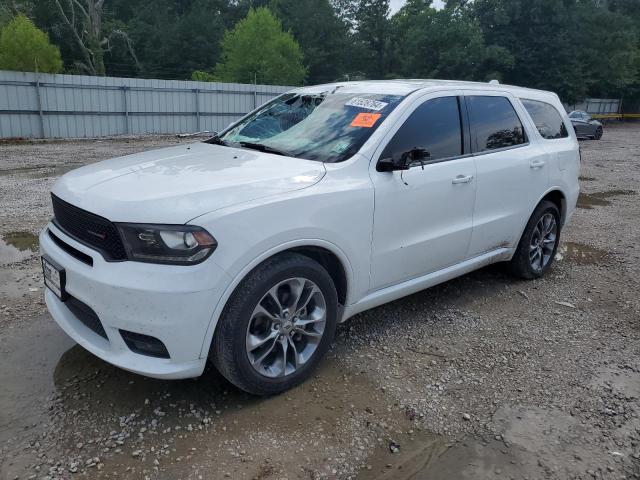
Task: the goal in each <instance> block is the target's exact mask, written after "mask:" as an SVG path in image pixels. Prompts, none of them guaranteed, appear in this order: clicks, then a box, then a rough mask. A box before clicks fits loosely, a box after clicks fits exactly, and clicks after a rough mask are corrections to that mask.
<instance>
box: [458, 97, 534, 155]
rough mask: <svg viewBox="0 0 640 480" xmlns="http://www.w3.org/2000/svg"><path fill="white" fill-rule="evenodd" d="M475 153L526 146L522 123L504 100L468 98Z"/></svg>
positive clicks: (505, 99) (500, 98)
mask: <svg viewBox="0 0 640 480" xmlns="http://www.w3.org/2000/svg"><path fill="white" fill-rule="evenodd" d="M467 106H468V107H469V120H470V122H471V129H472V131H473V132H475V136H476V151H478V152H485V151H489V150H496V149H499V148H508V147H514V146H517V145H522V144H523V143H526V141H527V139H526V135H525V133H524V127H523V126H522V122H520V119H519V118H518V115H517V114H516V111H515V110H514V109H513V106H512V105H511V102H510V101H509V99H508V98H506V97H490V96H479V95H478V96H470V97H467Z"/></svg>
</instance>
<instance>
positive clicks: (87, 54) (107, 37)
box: [53, 0, 138, 75]
mask: <svg viewBox="0 0 640 480" xmlns="http://www.w3.org/2000/svg"><path fill="white" fill-rule="evenodd" d="M53 2H54V3H55V6H56V7H57V9H58V13H59V14H60V17H61V18H62V20H63V22H64V24H65V25H66V27H67V28H68V29H69V31H70V32H71V34H72V38H73V41H74V43H75V47H76V50H77V51H78V52H79V54H80V57H81V60H79V61H77V62H76V64H77V65H78V66H79V67H80V68H81V69H82V70H84V71H85V72H86V73H89V74H91V75H104V74H105V67H104V56H105V53H107V52H109V51H111V48H112V43H113V41H114V40H116V39H119V40H121V41H122V42H123V43H124V46H125V47H126V48H127V50H128V51H129V53H130V55H131V57H132V58H133V59H134V61H135V62H136V64H137V63H138V60H137V57H136V55H135V52H134V50H133V44H132V42H131V40H130V38H129V36H128V35H127V33H126V32H124V31H123V30H122V29H120V28H117V27H112V28H109V26H107V25H103V15H104V12H103V7H104V2H105V0H53Z"/></svg>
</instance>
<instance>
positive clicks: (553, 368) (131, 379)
mask: <svg viewBox="0 0 640 480" xmlns="http://www.w3.org/2000/svg"><path fill="white" fill-rule="evenodd" d="M178 141H180V142H183V141H185V140H177V139H175V138H173V137H152V138H149V137H146V138H125V139H123V138H118V139H110V140H100V141H97V140H93V141H77V142H47V143H41V142H36V143H20V144H2V145H0V153H1V155H0V238H1V239H2V240H1V241H0V360H1V361H0V386H1V387H0V479H2V480H4V479H23V478H36V479H44V478H48V479H54V478H63V479H69V478H115V477H119V478H136V479H137V478H149V479H165V478H166V479H174V478H184V479H218V478H247V479H272V478H273V479H282V478H288V479H297V478H301V479H317V478H358V479H364V480H368V479H382V478H384V479H418V480H420V479H422V480H427V479H429V480H432V479H435V480H444V479H447V480H449V479H458V478H459V479H469V480H471V479H473V480H481V479H490V478H491V479H493V478H498V479H499V478H506V479H509V478H513V479H530V480H531V479H539V478H540V479H542V478H544V479H547V478H548V479H562V480H565V479H593V478H601V479H622V478H640V447H639V442H640V416H639V415H640V356H639V354H640V341H639V339H638V336H639V335H638V333H639V332H638V327H639V325H640V318H639V312H640V299H639V295H638V292H639V291H640V289H639V283H640V281H639V278H640V247H639V246H638V245H639V240H640V238H639V236H640V234H639V232H640V200H639V197H638V195H637V193H636V192H638V191H640V168H639V164H640V125H638V124H635V125H623V126H620V125H616V126H610V127H609V128H607V129H606V130H605V136H604V138H603V139H602V140H601V141H598V142H596V141H585V142H581V148H582V159H583V163H582V177H581V187H582V191H583V192H584V193H583V194H582V195H581V199H580V204H579V207H580V208H578V210H577V211H576V214H575V216H574V218H573V220H572V222H571V224H570V226H569V227H568V228H567V229H566V230H565V231H564V232H563V243H562V247H561V250H560V253H559V255H558V258H557V260H558V261H557V262H556V264H555V266H554V268H553V269H552V270H551V271H550V272H549V274H548V275H547V276H546V277H545V278H544V279H541V280H537V281H533V282H523V281H515V280H513V279H512V278H510V277H509V276H508V275H506V274H505V273H504V271H503V269H502V268H501V267H500V266H491V267H488V268H485V269H483V270H480V271H478V272H475V273H472V274H470V275H467V276H464V277H462V278H460V279H457V280H454V281H451V282H448V283H446V284H443V285H441V286H438V287H435V288H432V289H430V290H427V291H424V292H421V293H418V294H415V295H412V296H410V297H407V298H405V299H402V300H399V301H396V302H394V303H391V304H388V305H385V306H383V307H379V308H377V309H374V310H371V311H369V312H365V313H363V314H360V315H358V316H357V317H355V318H353V319H352V320H350V321H349V322H347V323H346V324H343V325H342V326H341V327H340V328H339V329H338V335H337V338H336V341H335V344H334V346H333V348H332V350H331V352H330V354H329V358H328V359H327V361H325V362H324V364H323V366H322V367H321V368H320V369H319V370H318V372H317V374H316V375H315V376H314V377H313V378H312V379H311V380H310V381H308V382H306V383H305V384H304V385H302V386H300V387H298V388H296V389H294V390H292V391H291V392H288V393H286V394H284V395H281V396H279V397H275V398H270V399H257V398H252V397H250V396H248V395H246V394H244V393H242V392H239V391H238V390H236V389H235V388H233V387H232V386H231V385H229V384H228V383H227V382H226V381H224V380H223V379H222V378H221V377H220V376H219V375H218V374H217V373H216V372H215V371H214V370H208V371H207V372H205V374H204V375H203V376H202V377H201V378H199V379H195V380H185V381H174V382H167V381H159V380H152V379H147V378H144V377H140V376H136V375H133V374H130V373H127V372H124V371H121V370H118V369H116V368H113V367H111V366H109V365H108V364H106V363H104V362H102V361H101V360H99V359H97V358H95V357H93V356H92V355H91V354H89V353H87V352H86V351H84V350H83V349H82V348H80V347H78V346H75V345H74V344H73V342H72V341H71V340H70V339H68V337H66V336H65V334H64V333H62V331H61V330H60V329H59V328H58V327H57V326H56V325H55V324H54V323H53V321H52V320H51V319H50V317H49V316H48V314H47V312H46V310H45V308H44V305H43V301H42V287H41V281H42V280H41V275H40V272H39V266H38V258H37V255H36V253H35V250H36V249H37V242H36V240H35V238H34V236H33V235H34V234H35V233H37V231H38V230H39V229H41V228H42V227H43V226H44V224H45V223H46V221H47V219H48V218H49V217H50V215H51V213H50V207H49V198H48V190H49V188H50V187H51V184H52V183H53V181H54V180H55V177H57V176H58V175H60V174H62V173H64V172H65V171H68V170H70V169H72V168H75V167H77V166H79V165H82V164H85V163H89V162H94V161H98V160H101V159H105V158H109V157H112V156H116V155H122V154H127V153H133V152H136V151H141V150H146V149H149V148H155V147H161V146H167V145H172V144H175V143H177V142H178ZM190 141H192V140H190Z"/></svg>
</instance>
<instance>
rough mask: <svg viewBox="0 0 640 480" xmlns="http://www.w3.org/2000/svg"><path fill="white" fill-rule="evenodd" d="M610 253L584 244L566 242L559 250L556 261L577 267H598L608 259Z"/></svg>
mask: <svg viewBox="0 0 640 480" xmlns="http://www.w3.org/2000/svg"><path fill="white" fill-rule="evenodd" d="M607 256H608V253H607V252H605V251H604V250H600V249H599V248H595V247H591V246H589V245H585V244H583V243H576V242H564V243H563V244H562V245H561V246H560V248H559V249H558V253H557V254H556V260H564V261H566V262H569V263H574V264H576V265H598V264H600V263H602V262H604V261H605V260H606V259H607Z"/></svg>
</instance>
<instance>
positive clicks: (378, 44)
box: [354, 0, 393, 78]
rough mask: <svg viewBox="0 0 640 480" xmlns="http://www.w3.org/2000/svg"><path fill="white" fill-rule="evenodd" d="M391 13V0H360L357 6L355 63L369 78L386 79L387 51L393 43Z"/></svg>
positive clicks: (355, 18)
mask: <svg viewBox="0 0 640 480" xmlns="http://www.w3.org/2000/svg"><path fill="white" fill-rule="evenodd" d="M389 11H390V10H389V0H360V3H359V4H358V5H357V9H356V12H355V17H354V21H355V28H356V35H355V39H356V41H357V42H358V43H359V45H356V46H355V49H356V50H355V53H356V55H354V61H355V64H356V65H358V66H359V68H360V69H361V71H362V72H364V73H365V75H366V76H367V77H368V78H384V77H385V76H386V73H387V71H388V64H387V51H388V49H389V47H390V45H391V43H392V42H393V39H392V38H391V33H392V32H391V22H390V20H389ZM358 47H360V51H358Z"/></svg>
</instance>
